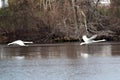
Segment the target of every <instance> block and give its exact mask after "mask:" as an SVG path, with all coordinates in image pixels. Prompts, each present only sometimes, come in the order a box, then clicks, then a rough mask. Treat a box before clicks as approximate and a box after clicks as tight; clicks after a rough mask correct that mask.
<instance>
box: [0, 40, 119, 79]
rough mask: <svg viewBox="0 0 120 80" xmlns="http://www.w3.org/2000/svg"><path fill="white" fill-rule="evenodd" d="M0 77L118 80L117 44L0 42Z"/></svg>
mask: <svg viewBox="0 0 120 80" xmlns="http://www.w3.org/2000/svg"><path fill="white" fill-rule="evenodd" d="M0 80H120V44H119V43H106V42H105V43H95V44H91V45H82V46H80V45H79V43H62V44H45V45H37V44H35V45H30V46H29V47H28V46H26V47H8V46H6V45H1V46H0Z"/></svg>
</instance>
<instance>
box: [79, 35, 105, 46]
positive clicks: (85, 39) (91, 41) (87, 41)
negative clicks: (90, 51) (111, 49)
mask: <svg viewBox="0 0 120 80" xmlns="http://www.w3.org/2000/svg"><path fill="white" fill-rule="evenodd" d="M96 37H97V35H93V36H92V37H90V38H88V37H87V36H86V35H83V36H82V39H83V41H84V42H82V43H80V45H83V44H91V43H95V42H102V41H106V40H105V39H102V40H93V39H95V38H96Z"/></svg>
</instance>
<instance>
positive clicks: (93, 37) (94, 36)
mask: <svg viewBox="0 0 120 80" xmlns="http://www.w3.org/2000/svg"><path fill="white" fill-rule="evenodd" d="M96 37H97V35H93V36H92V37H90V38H88V39H89V40H93V39H95V38H96Z"/></svg>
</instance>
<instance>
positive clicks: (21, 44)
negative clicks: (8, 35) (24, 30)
mask: <svg viewBox="0 0 120 80" xmlns="http://www.w3.org/2000/svg"><path fill="white" fill-rule="evenodd" d="M26 43H33V42H27V41H22V40H16V41H13V42H11V43H9V44H8V46H9V45H18V46H27V45H26Z"/></svg>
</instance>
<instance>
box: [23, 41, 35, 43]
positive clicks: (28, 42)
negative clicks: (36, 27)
mask: <svg viewBox="0 0 120 80" xmlns="http://www.w3.org/2000/svg"><path fill="white" fill-rule="evenodd" d="M23 43H33V42H28V41H23Z"/></svg>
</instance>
